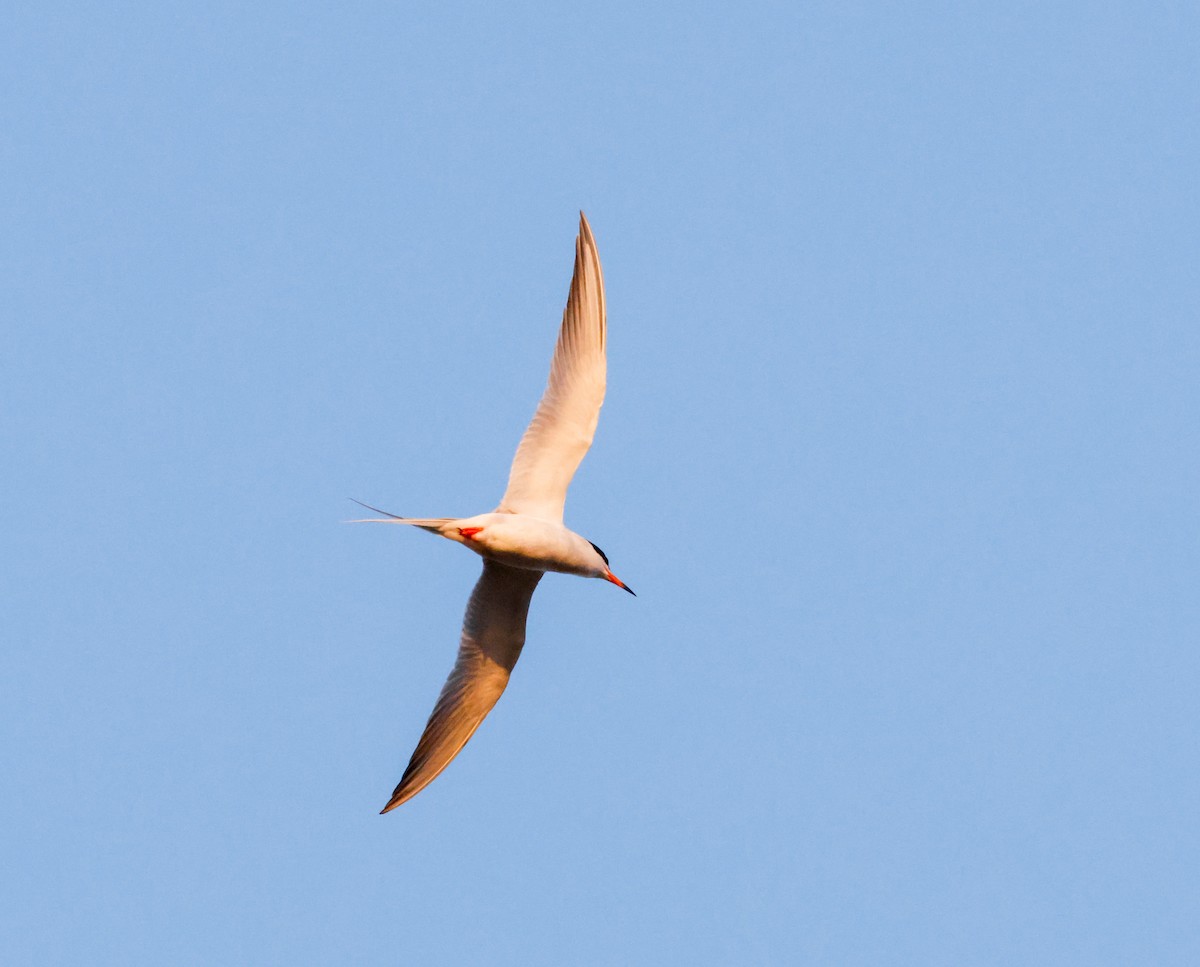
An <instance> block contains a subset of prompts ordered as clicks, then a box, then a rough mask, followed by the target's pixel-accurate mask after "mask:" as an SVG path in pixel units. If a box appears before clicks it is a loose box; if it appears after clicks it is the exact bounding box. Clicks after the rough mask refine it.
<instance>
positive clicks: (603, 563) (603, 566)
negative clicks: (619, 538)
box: [588, 541, 637, 598]
mask: <svg viewBox="0 0 1200 967" xmlns="http://www.w3.org/2000/svg"><path fill="white" fill-rule="evenodd" d="M588 543H589V544H592V542H591V541H588ZM592 550H593V551H595V552H596V571H595V574H596V577H598V578H604V580H605V581H608V582H609V583H610V584H615V585H616V586H617V587H619V588H620V589H621V590H622V591H628V592H629V593H630V594H632V595H633V596H634V597H635V598H636V597H637V593H636V592H635V591H634V590H633V589H632V588H631V587H629V586H628V585H627V584H626V583H625V582H624V581H622V580H621V579H620V578H619V577H617V576H616V575H615V574H613V572H612V571H611V570H609V567H608V555H607V554H605V553H604V552H603V551H602V550H600V548H599V547H597V546H596V545H595V544H592Z"/></svg>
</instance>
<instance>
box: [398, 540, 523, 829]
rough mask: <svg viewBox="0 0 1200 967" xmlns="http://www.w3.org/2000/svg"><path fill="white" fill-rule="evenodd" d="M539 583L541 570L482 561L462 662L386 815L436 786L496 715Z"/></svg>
mask: <svg viewBox="0 0 1200 967" xmlns="http://www.w3.org/2000/svg"><path fill="white" fill-rule="evenodd" d="M541 579H542V572H541V571H526V570H521V569H520V568H515V567H508V566H507V565H505V564H497V563H496V562H494V561H488V560H485V561H484V562H483V574H482V576H481V577H480V578H479V581H478V582H476V584H475V590H474V591H472V592H471V600H470V601H469V602H467V615H466V617H465V618H464V619H463V630H462V643H461V644H460V645H459V647H458V660H457V661H456V662H455V663H454V669H453V671H451V672H450V677H449V678H447V679H446V684H445V685H444V686H442V694H441V695H439V696H438V700H437V705H435V706H434V707H433V714H432V715H431V716H430V717H429V722H428V724H426V726H425V732H424V734H423V735H422V736H421V741H420V742H418V743H417V748H416V751H415V752H413V754H412V759H410V760H409V763H408V768H407V769H405V770H404V776H403V777H402V778H401V779H400V784H399V785H398V786H396V791H395V792H393V793H392V798H391V799H389V800H388V804H387V805H386V806H384V807H383V810H382V812H385V813H386V812H387V811H388V810H389V809H395V808H396V807H397V806H399V805H400V804H401V803H402V802H405V801H407V800H409V799H411V798H412V797H413V796H415V795H416V794H417V793H418V792H420V791H421V790H422V789H424V788H425V787H426V786H427V785H429V784H430V783H431V782H433V780H434V779H436V778H437V776H438V774H439V773H440V772H441V771H442V770H443V769H445V768H446V766H448V765H449V764H450V761H451V760H452V759H453V758H454V757H455V756H456V755H458V753H459V751H460V750H461V749H462V747H463V746H464V745H466V744H467V740H468V739H469V738H471V736H472V735H473V734H474V732H475V730H476V729H477V728H479V723H480V722H482V721H483V720H484V717H485V716H486V715H487V714H488V712H490V711H491V710H492V706H493V705H495V704H496V700H497V699H498V698H499V697H500V695H501V694H502V693H503V692H504V686H505V685H507V684H508V675H509V672H511V671H512V669H513V665H515V664H516V663H517V659H518V658H519V657H520V656H521V646H522V645H524V644H525V617H526V615H528V614H529V599H530V598H532V597H533V589H534V588H536V587H537V583H538V581H540V580H541Z"/></svg>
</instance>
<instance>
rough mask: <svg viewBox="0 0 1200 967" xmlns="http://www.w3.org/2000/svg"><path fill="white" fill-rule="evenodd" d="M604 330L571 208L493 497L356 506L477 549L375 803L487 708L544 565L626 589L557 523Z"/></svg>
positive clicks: (404, 791)
mask: <svg viewBox="0 0 1200 967" xmlns="http://www.w3.org/2000/svg"><path fill="white" fill-rule="evenodd" d="M605 335H606V321H605V312H604V276H603V275H602V273H601V271H600V256H599V255H598V254H597V252H596V240H595V239H594V238H593V237H592V230H591V227H590V226H589V225H588V223H587V219H586V218H585V217H584V216H583V213H582V212H580V213H579V236H578V238H576V240H575V273H574V275H573V277H572V278H571V291H570V293H569V294H568V296H567V307H566V309H565V310H563V320H562V327H561V328H560V329H559V332H558V344H557V345H556V346H555V347H554V358H553V360H552V361H551V363H550V379H549V381H548V383H547V384H546V391H545V393H544V394H542V399H541V402H540V403H538V408H537V412H535V413H534V415H533V421H532V422H531V423H530V424H529V428H528V429H527V430H526V431H525V435H524V436H523V437H522V438H521V444H520V446H518V447H517V455H516V457H515V458H514V459H513V465H512V470H511V471H510V472H509V475H508V489H507V490H506V491H505V492H504V496H503V498H501V500H500V506H499V507H497V508H496V509H495V510H494V511H493V512H492V513H490V514H480V515H479V516H477V517H465V518H452V517H430V518H419V519H418V518H409V517H397V516H395V515H393V514H388V513H387V511H382V510H379V509H378V508H376V507H370V506H369V505H366V504H364V505H363V506H365V507H367V508H368V509H369V510H373V511H375V512H376V513H379V514H385V515H386V516H385V517H383V518H374V517H373V518H369V520H370V521H372V522H379V523H390V524H410V525H412V526H413V527H420V528H421V529H422V530H427V531H430V532H432V533H434V534H440V535H441V536H442V537H447V538H449V539H450V540H452V541H455V542H456V543H459V544H462V545H463V546H464V547H468V548H470V549H471V550H473V551H474V552H475V553H476V554H478V555H479V556H480V557H482V558H483V574H482V575H481V576H480V578H479V581H478V582H477V583H476V585H475V590H473V591H472V592H471V599H470V600H469V601H468V602H467V613H466V616H465V617H464V619H463V628H462V640H461V642H460V644H459V646H458V660H457V661H455V663H454V668H453V669H452V670H451V672H450V677H449V678H447V679H446V684H445V685H444V686H443V687H442V694H441V695H439V696H438V700H437V704H436V705H435V706H434V707H433V714H432V715H430V717H429V722H428V723H427V724H426V726H425V732H424V733H423V734H422V735H421V740H420V741H419V742H418V743H417V748H416V751H414V752H413V754H412V758H411V759H410V760H409V763H408V768H407V769H405V770H404V775H403V776H402V777H401V779H400V784H399V785H398V786H396V790H395V792H393V793H392V798H391V799H389V800H388V803H387V805H386V806H384V807H383V809H382V812H385V813H386V812H387V811H388V810H390V809H395V808H396V807H397V806H399V805H400V804H401V803H403V802H407V801H408V800H409V799H411V798H412V797H413V796H415V795H416V794H417V793H418V792H420V791H421V790H422V789H424V788H425V787H426V786H427V785H429V783H431V782H433V780H434V779H436V778H437V776H438V775H439V774H440V773H441V771H442V770H443V769H445V768H446V766H448V765H449V764H450V762H451V760H452V759H453V758H454V757H455V756H456V755H458V753H459V752H460V751H461V750H462V747H463V746H464V745H466V744H467V740H468V739H470V738H471V736H472V734H474V732H475V730H476V729H477V728H479V723H480V722H482V721H483V720H484V718H485V717H486V716H487V714H488V712H490V711H491V710H492V706H493V705H495V704H496V701H497V699H499V698H500V695H501V694H502V693H503V692H504V687H505V686H506V685H507V684H508V676H509V674H510V673H511V672H512V670H513V666H514V665H515V664H516V663H517V659H518V658H519V657H520V655H521V646H522V645H524V644H525V617H526V615H527V614H528V613H529V600H530V598H531V597H532V596H533V589H534V588H536V587H537V583H538V581H540V580H541V579H542V575H543V574H544V573H545V572H546V571H560V572H562V573H564V574H578V575H579V576H580V577H587V578H603V579H604V580H606V581H610V582H611V583H613V584H615V585H616V586H617V587H619V588H623V589H624V590H626V591H629V593H630V594H633V591H631V590H630V589H629V588H628V587H626V586H625V585H624V584H623V583H622V582H621V581H620V580H618V578H617V577H616V575H614V574H613V572H612V571H611V570H609V567H608V558H607V557H605V555H604V552H603V551H602V550H600V548H598V547H597V546H596V545H595V544H593V543H591V541H588V540H585V539H584V538H582V537H580V536H579V535H578V534H576V533H575V532H574V531H570V530H568V529H567V528H566V527H564V526H563V522H562V517H563V504H564V503H565V502H566V499H567V487H568V486H569V485H570V483H571V478H572V477H573V476H574V475H575V470H576V469H577V468H578V467H579V462H580V461H581V460H582V459H583V455H584V454H585V453H587V451H588V447H590V446H591V445H592V436H593V434H594V433H595V432H596V422H597V420H599V418H600V405H601V404H602V403H603V402H604V380H605V357H604V342H605ZM366 522H367V521H355V522H354V523H366Z"/></svg>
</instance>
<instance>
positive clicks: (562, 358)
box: [499, 212, 607, 521]
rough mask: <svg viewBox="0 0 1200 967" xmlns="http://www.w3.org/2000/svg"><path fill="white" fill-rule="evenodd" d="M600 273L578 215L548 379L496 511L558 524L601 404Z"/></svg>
mask: <svg viewBox="0 0 1200 967" xmlns="http://www.w3.org/2000/svg"><path fill="white" fill-rule="evenodd" d="M606 330H607V327H606V321H605V312H604V275H603V273H602V272H601V271H600V256H599V254H597V252H596V240H595V239H594V238H592V229H591V227H590V226H589V225H588V223H587V219H586V218H584V216H583V212H580V213H579V237H578V238H577V239H576V240H575V274H574V276H573V277H572V279H571V291H570V294H569V295H568V296H567V307H566V309H564V310H563V321H562V328H561V329H560V330H559V333H558V345H557V346H555V347H554V359H553V361H552V362H551V363H550V380H549V382H548V383H547V384H546V392H545V393H543V394H542V401H541V402H540V403H539V404H538V408H537V412H536V413H534V415H533V422H531V423H530V424H529V429H527V430H526V431H525V436H523V437H522V438H521V445H520V446H519V447H517V455H516V457H515V458H514V460H513V465H512V470H511V471H510V472H509V476H508V490H506V491H505V492H504V498H503V499H502V500H501V501H500V507H499V509H500V510H502V511H511V512H513V513H515V514H529V515H531V516H533V517H540V518H542V519H543V520H552V521H561V520H562V513H563V504H564V503H565V502H566V499H567V487H568V486H569V485H570V483H571V478H572V477H573V476H575V470H576V469H577V468H578V467H579V461H581V460H582V459H583V455H584V454H585V453H587V451H588V447H590V446H591V445H592V435H593V434H594V433H595V432H596V421H597V420H599V419H600V404H602V403H603V402H604V379H605V359H604V343H605V335H606Z"/></svg>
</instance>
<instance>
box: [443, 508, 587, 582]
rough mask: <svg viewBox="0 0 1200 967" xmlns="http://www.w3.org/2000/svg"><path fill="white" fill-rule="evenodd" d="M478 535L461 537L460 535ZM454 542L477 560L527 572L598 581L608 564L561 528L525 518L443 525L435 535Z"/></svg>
mask: <svg viewBox="0 0 1200 967" xmlns="http://www.w3.org/2000/svg"><path fill="white" fill-rule="evenodd" d="M474 528H479V531H478V532H477V533H475V534H473V535H471V536H464V535H463V531H468V532H469V531H471V530H473V529H474ZM438 532H439V533H440V534H441V535H442V536H443V537H448V538H450V540H452V541H458V542H460V543H462V544H464V545H466V546H467V547H469V548H470V549H471V550H473V551H474V552H475V553H476V554H478V555H479V556H480V557H485V558H488V559H490V560H493V561H498V562H499V563H501V564H507V565H509V566H510V567H519V568H524V569H525V570H530V571H558V572H560V573H562V574H578V575H579V576H580V577H588V578H602V577H604V575H605V573H606V572H607V571H608V563H607V562H606V561H605V560H604V558H603V557H601V556H600V554H599V553H598V552H597V551H596V549H595V547H593V546H592V543H591V541H588V540H586V539H585V538H582V537H580V536H579V535H578V534H576V533H575V532H574V531H573V530H568V529H567V528H566V527H564V526H563V525H562V524H555V523H552V522H551V521H547V520H539V519H538V518H537V517H530V516H528V515H527V514H501V513H492V514H479V515H478V516H477V517H468V518H465V519H463V520H453V521H449V522H448V523H446V524H445V525H444V526H443V527H442V528H440V529H439V531H438Z"/></svg>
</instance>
